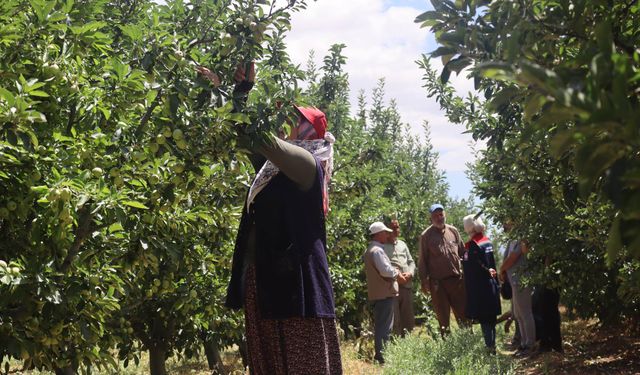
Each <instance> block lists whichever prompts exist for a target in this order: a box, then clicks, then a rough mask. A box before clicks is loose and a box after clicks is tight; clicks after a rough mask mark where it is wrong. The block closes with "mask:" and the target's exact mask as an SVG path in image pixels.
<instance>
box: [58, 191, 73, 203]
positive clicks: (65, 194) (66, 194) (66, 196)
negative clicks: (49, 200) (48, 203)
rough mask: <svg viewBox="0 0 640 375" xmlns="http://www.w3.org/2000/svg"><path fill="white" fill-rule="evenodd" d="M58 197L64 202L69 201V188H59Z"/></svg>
mask: <svg viewBox="0 0 640 375" xmlns="http://www.w3.org/2000/svg"><path fill="white" fill-rule="evenodd" d="M60 199H62V200H63V201H65V202H67V201H69V199H71V190H69V188H62V189H60Z"/></svg>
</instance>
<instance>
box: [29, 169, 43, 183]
mask: <svg viewBox="0 0 640 375" xmlns="http://www.w3.org/2000/svg"><path fill="white" fill-rule="evenodd" d="M41 178H42V175H41V174H40V171H38V170H37V169H36V170H35V171H33V172H31V181H34V182H35V181H40V179H41Z"/></svg>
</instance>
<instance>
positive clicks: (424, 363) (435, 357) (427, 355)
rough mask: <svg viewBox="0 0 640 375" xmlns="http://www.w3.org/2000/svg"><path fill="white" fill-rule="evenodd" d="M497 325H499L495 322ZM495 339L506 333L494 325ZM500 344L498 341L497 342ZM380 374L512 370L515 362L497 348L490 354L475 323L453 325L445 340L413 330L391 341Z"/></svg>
mask: <svg viewBox="0 0 640 375" xmlns="http://www.w3.org/2000/svg"><path fill="white" fill-rule="evenodd" d="M498 328H501V326H499V327H498ZM498 331H499V332H498V338H497V340H496V341H497V342H498V343H501V342H505V341H506V340H507V337H506V336H505V334H504V333H503V332H500V331H501V330H500V329H498ZM498 345H500V344H498ZM385 361H386V365H385V366H384V371H383V374H384V375H396V374H397V375H408V374H448V375H449V374H450V375H462V374H474V375H476V374H477V375H482V374H492V375H493V374H505V375H510V374H515V373H516V368H517V363H516V361H515V360H514V359H513V357H511V356H510V355H509V354H505V353H503V352H501V351H500V348H499V347H498V353H497V354H496V355H490V354H489V353H488V351H487V349H486V348H485V346H484V341H483V339H482V334H481V333H480V329H479V327H478V326H476V327H474V329H473V332H472V331H471V330H469V329H456V330H454V331H453V332H452V333H451V334H450V335H449V336H448V337H447V338H446V339H445V340H442V339H440V338H434V337H433V336H431V335H428V334H426V333H425V331H424V330H416V331H414V332H413V333H412V334H410V335H407V336H405V337H404V338H402V339H397V340H395V341H393V342H392V343H391V344H390V345H389V346H388V347H387V349H386V350H385Z"/></svg>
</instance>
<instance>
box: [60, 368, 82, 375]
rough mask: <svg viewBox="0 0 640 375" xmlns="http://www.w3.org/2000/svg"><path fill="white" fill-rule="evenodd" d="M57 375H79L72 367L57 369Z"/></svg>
mask: <svg viewBox="0 0 640 375" xmlns="http://www.w3.org/2000/svg"><path fill="white" fill-rule="evenodd" d="M55 373H56V375H77V372H76V370H74V369H73V367H71V366H67V367H64V368H57V369H56V370H55Z"/></svg>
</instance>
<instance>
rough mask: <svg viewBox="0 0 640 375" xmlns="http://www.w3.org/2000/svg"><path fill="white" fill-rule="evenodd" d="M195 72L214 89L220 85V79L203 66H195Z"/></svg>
mask: <svg viewBox="0 0 640 375" xmlns="http://www.w3.org/2000/svg"><path fill="white" fill-rule="evenodd" d="M196 71H197V72H198V73H200V74H202V75H203V76H204V77H205V78H206V79H208V80H209V81H210V82H211V84H212V85H213V86H214V87H218V86H220V85H221V84H222V82H221V81H220V77H218V75H217V74H215V73H214V72H212V71H211V70H209V69H208V68H205V67H204V66H197V67H196Z"/></svg>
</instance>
